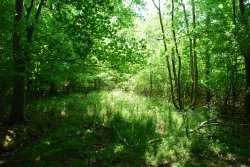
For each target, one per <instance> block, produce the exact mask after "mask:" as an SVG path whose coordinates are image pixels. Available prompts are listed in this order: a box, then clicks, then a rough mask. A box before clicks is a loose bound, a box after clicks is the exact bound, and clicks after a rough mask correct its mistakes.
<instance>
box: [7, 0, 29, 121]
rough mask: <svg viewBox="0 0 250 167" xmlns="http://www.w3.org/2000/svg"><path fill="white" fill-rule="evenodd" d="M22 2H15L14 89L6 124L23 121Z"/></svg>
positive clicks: (21, 0)
mask: <svg viewBox="0 0 250 167" xmlns="http://www.w3.org/2000/svg"><path fill="white" fill-rule="evenodd" d="M23 3H24V0H16V5H15V10H16V11H15V12H16V14H15V17H14V30H15V32H14V34H13V61H14V63H13V64H14V72H15V78H14V89H13V101H12V109H11V114H10V117H9V120H8V121H7V123H8V124H14V123H22V122H23V121H24V110H25V97H26V96H25V72H26V69H25V57H24V54H23V51H22V44H21V29H22V26H21V21H22V17H23V14H22V13H23Z"/></svg>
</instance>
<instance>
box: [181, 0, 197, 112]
mask: <svg viewBox="0 0 250 167" xmlns="http://www.w3.org/2000/svg"><path fill="white" fill-rule="evenodd" d="M181 4H182V8H183V14H184V20H185V25H186V33H187V35H188V40H189V69H190V78H191V81H192V83H191V86H190V103H191V105H190V106H191V108H193V103H194V102H195V101H194V97H195V95H194V94H195V89H194V88H195V69H194V68H195V65H194V56H196V52H195V51H194V48H193V47H194V46H193V45H196V39H195V38H194V37H191V34H190V30H189V23H188V16H187V11H186V6H185V4H184V3H183V0H181ZM192 12H193V14H194V5H193V2H192ZM194 21H195V15H193V26H195V23H194ZM193 28H194V27H193ZM194 52H195V53H194Z"/></svg>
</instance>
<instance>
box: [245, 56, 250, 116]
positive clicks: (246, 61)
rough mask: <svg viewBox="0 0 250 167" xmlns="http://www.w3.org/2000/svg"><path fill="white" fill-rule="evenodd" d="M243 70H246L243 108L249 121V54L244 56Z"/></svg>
mask: <svg viewBox="0 0 250 167" xmlns="http://www.w3.org/2000/svg"><path fill="white" fill-rule="evenodd" d="M245 68H246V87H247V90H246V97H245V107H246V112H247V116H248V117H249V119H250V52H248V53H247V54H246V55H245Z"/></svg>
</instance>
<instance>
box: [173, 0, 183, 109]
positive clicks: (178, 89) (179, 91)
mask: <svg viewBox="0 0 250 167" xmlns="http://www.w3.org/2000/svg"><path fill="white" fill-rule="evenodd" d="M174 10H175V6H174V0H172V34H173V39H174V46H175V52H176V55H177V58H178V72H177V76H176V69H175V61H173V66H174V68H173V73H174V76H175V78H176V79H175V82H176V91H177V98H178V103H179V107H180V109H183V102H182V97H181V57H180V54H179V49H178V44H177V40H176V33H175V27H174ZM172 52H173V57H174V56H175V55H174V51H172Z"/></svg>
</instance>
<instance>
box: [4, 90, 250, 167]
mask: <svg viewBox="0 0 250 167" xmlns="http://www.w3.org/2000/svg"><path fill="white" fill-rule="evenodd" d="M26 117H27V120H29V121H27V122H26V123H25V124H24V125H15V126H12V127H5V126H3V125H0V140H1V147H0V153H1V156H0V166H6V167H8V166H9V167H18V166H20V167H22V166H23V167H32V166H38V167H39V166H41V167H43V166H56V167H57V166H66V167H67V166H72V167H75V166H76V167H78V166H79V167H83V166H100V167H103V166H114V167H123V166H135V167H138V166H159V167H160V166H176V167H177V166H209V167H210V166H220V167H223V166H225V167H226V166H227V167H228V166H241V167H247V166H250V133H249V126H247V127H246V126H241V125H242V122H239V121H237V120H234V121H232V120H231V121H226V119H222V118H220V119H219V118H218V116H217V112H216V110H212V109H209V110H208V109H207V108H206V107H203V108H202V107H201V108H200V109H199V110H197V111H188V112H177V111H175V109H174V108H173V107H172V105H170V104H168V103H167V102H166V101H165V100H160V99H154V98H149V97H144V96H141V95H137V94H135V93H133V92H124V91H120V90H114V91H110V92H107V91H100V92H92V93H89V94H72V95H69V96H60V97H51V98H45V97H43V98H37V99H33V100H32V101H30V102H28V105H27V112H26ZM206 120H213V121H212V122H211V124H206V126H204V127H203V126H202V127H200V129H199V128H198V129H197V127H199V125H200V124H201V123H202V122H204V121H206ZM215 120H216V121H215ZM213 122H214V124H213ZM222 122H223V123H222ZM204 123H206V122H204ZM207 123H208V122H207ZM217 123H218V124H217ZM204 125H205V124H204ZM247 129H248V130H247Z"/></svg>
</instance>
